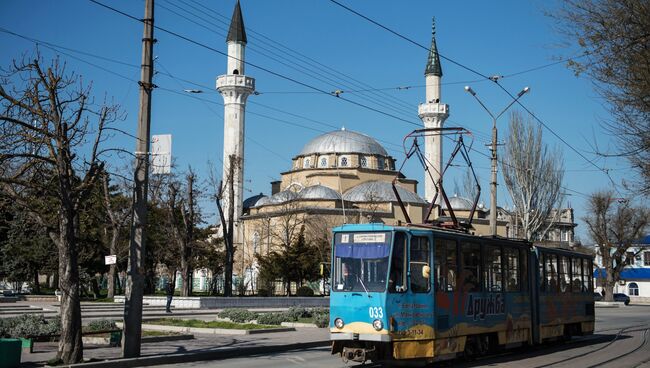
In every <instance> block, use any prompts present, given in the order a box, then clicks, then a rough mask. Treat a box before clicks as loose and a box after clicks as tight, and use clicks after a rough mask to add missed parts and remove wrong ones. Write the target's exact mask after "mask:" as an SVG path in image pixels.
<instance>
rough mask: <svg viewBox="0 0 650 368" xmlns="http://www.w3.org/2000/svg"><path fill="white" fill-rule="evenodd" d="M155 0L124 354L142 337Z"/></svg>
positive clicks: (149, 10) (148, 24)
mask: <svg viewBox="0 0 650 368" xmlns="http://www.w3.org/2000/svg"><path fill="white" fill-rule="evenodd" d="M153 5H154V0H145V5H144V19H143V23H144V34H143V37H142V67H141V73H140V83H139V84H140V111H139V113H138V138H137V141H136V150H135V157H136V159H135V174H134V182H135V188H134V190H133V201H134V204H133V222H132V223H131V239H130V244H129V262H128V267H127V279H126V289H125V292H124V327H123V328H124V333H123V334H122V356H123V357H124V358H133V357H138V356H140V343H141V337H142V296H143V293H144V273H145V270H144V260H145V254H146V247H145V245H146V244H145V242H146V238H147V237H146V225H147V191H148V189H149V188H148V187H149V136H150V126H151V91H152V90H153V84H152V83H151V79H152V76H153V56H152V55H153V44H154V39H153V20H154V18H153V9H154V6H153Z"/></svg>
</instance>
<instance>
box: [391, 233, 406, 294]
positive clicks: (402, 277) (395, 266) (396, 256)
mask: <svg viewBox="0 0 650 368" xmlns="http://www.w3.org/2000/svg"><path fill="white" fill-rule="evenodd" d="M405 268H406V234H405V233H402V232H397V233H395V243H394V244H393V259H392V260H391V263H390V276H389V277H388V291H389V292H391V293H403V292H405V291H406V272H404V269H405Z"/></svg>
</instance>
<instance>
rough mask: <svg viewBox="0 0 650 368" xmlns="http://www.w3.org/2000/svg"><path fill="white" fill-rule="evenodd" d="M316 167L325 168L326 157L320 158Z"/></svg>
mask: <svg viewBox="0 0 650 368" xmlns="http://www.w3.org/2000/svg"><path fill="white" fill-rule="evenodd" d="M318 167H327V157H321V158H320V160H319V161H318Z"/></svg>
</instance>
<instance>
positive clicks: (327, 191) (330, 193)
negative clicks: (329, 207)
mask: <svg viewBox="0 0 650 368" xmlns="http://www.w3.org/2000/svg"><path fill="white" fill-rule="evenodd" d="M298 196H299V197H300V199H334V200H340V199H341V195H339V194H338V193H337V192H336V191H335V190H333V189H331V188H328V187H326V186H323V185H313V186H311V187H307V188H305V189H303V190H301V191H300V192H299V193H298Z"/></svg>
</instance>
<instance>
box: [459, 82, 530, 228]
mask: <svg viewBox="0 0 650 368" xmlns="http://www.w3.org/2000/svg"><path fill="white" fill-rule="evenodd" d="M465 91H467V92H468V93H469V94H471V95H472V96H474V98H475V99H476V101H478V103H479V104H480V105H481V107H483V109H484V110H485V111H487V113H488V114H489V115H490V117H492V145H491V148H490V150H491V151H492V157H491V161H492V180H491V182H490V229H491V230H492V236H496V235H497V119H498V118H499V117H500V116H501V115H503V113H505V112H506V111H507V110H508V109H509V108H510V106H512V105H513V104H514V103H515V102H517V101H518V100H519V99H520V98H521V96H523V95H524V94H526V93H527V92H528V91H530V88H529V87H524V89H522V90H521V92H519V93H518V94H517V96H516V97H515V98H514V99H513V100H512V101H511V102H510V104H508V106H506V107H505V108H504V109H503V110H501V112H500V113H499V114H498V115H496V116H495V115H494V114H492V112H491V111H490V110H489V109H488V108H487V107H486V106H485V104H483V102H482V101H481V100H480V99H479V98H478V96H477V95H476V92H474V90H473V89H472V87H470V86H465Z"/></svg>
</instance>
